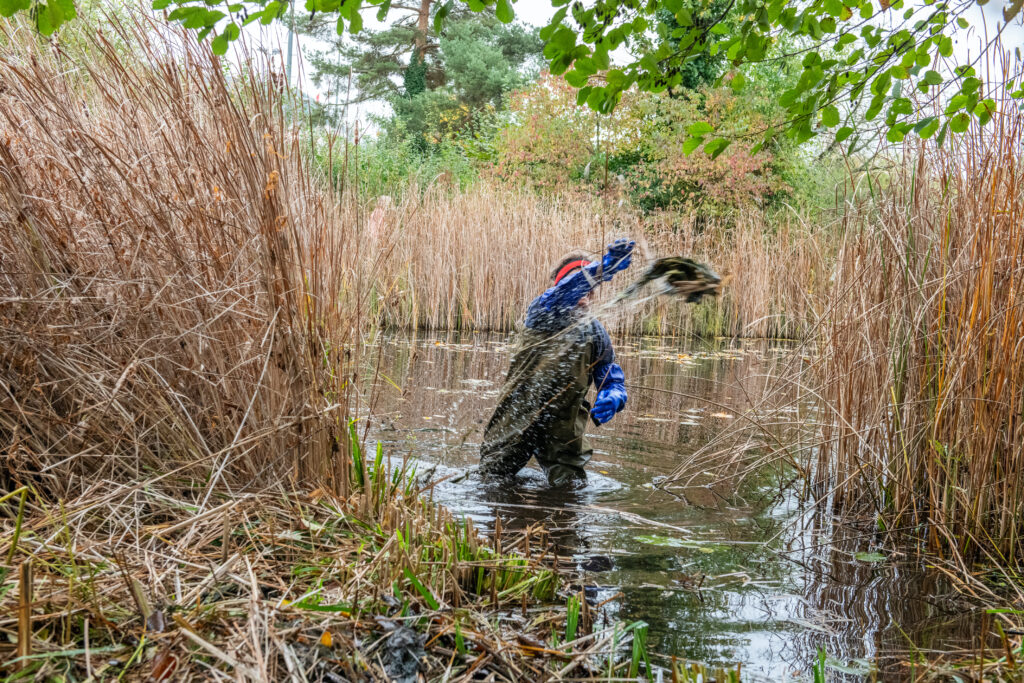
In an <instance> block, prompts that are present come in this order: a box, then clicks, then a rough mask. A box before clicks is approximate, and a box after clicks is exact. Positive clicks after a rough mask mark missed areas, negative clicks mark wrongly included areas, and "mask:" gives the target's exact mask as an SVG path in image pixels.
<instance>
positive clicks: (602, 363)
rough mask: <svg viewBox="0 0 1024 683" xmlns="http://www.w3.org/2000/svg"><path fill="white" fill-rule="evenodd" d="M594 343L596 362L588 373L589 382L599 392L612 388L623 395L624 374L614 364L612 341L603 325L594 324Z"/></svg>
mask: <svg viewBox="0 0 1024 683" xmlns="http://www.w3.org/2000/svg"><path fill="white" fill-rule="evenodd" d="M594 341H595V344H596V348H595V351H596V353H595V354H594V355H595V356H596V358H597V361H596V362H595V363H594V366H593V368H592V369H591V371H590V381H591V382H593V383H594V386H595V387H596V388H597V390H598V391H599V392H600V391H603V390H605V389H609V388H612V387H614V388H616V389H620V390H621V391H622V393H623V395H625V393H626V386H625V382H626V373H624V372H623V371H622V367H621V366H620V365H619V364H618V363H616V362H615V350H614V349H613V348H612V340H611V337H609V336H608V331H607V330H605V329H604V325H602V324H601V323H599V322H596V321H595V323H594Z"/></svg>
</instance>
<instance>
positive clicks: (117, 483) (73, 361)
mask: <svg viewBox="0 0 1024 683" xmlns="http://www.w3.org/2000/svg"><path fill="white" fill-rule="evenodd" d="M131 21H134V23H127V24H126V23H118V22H113V23H112V24H110V25H107V26H106V28H105V29H104V31H94V30H93V29H94V28H95V27H90V28H89V29H85V30H82V31H81V32H79V33H78V34H77V35H76V37H75V38H76V40H73V41H67V42H66V43H65V44H66V45H69V46H70V47H68V48H66V49H65V48H63V47H61V46H59V45H50V44H45V43H42V42H40V41H38V40H37V39H36V37H35V35H34V33H32V32H31V31H29V30H27V29H25V28H23V27H19V25H18V24H17V23H14V24H3V25H2V27H0V31H2V34H0V40H2V41H3V42H4V43H5V50H4V53H3V55H2V57H0V59H2V67H3V68H2V69H0V320H2V325H0V449H2V450H0V455H2V459H0V552H2V553H3V563H2V564H0V631H2V632H3V634H4V638H3V639H2V640H3V642H2V644H0V675H3V676H4V677H5V678H15V679H16V678H21V679H29V678H34V679H51V678H61V679H65V680H110V679H113V678H115V677H116V678H118V679H119V680H120V679H125V678H128V679H133V680H153V681H161V680H197V679H202V680H209V679H217V680H220V679H234V680H260V681H272V680H285V679H289V680H317V681H336V680H352V681H359V680H391V679H396V680H416V679H417V677H420V676H426V677H428V678H431V679H445V680H448V681H458V680H470V679H474V678H480V677H484V678H489V679H490V680H499V681H502V680H503V681H518V680H539V679H542V678H553V679H559V678H569V677H592V676H596V675H602V676H604V677H606V678H609V679H616V678H621V677H624V676H629V677H632V678H634V679H635V677H636V676H637V675H638V674H639V673H640V672H641V671H643V672H645V673H647V674H649V673H650V672H651V666H652V665H651V664H650V659H649V655H648V653H647V651H646V647H645V645H644V637H645V632H646V631H645V628H646V627H645V626H644V625H643V624H641V623H639V622H638V623H634V624H610V625H608V626H607V627H606V628H603V629H594V628H593V625H594V617H595V612H594V611H593V609H592V607H591V606H590V605H589V604H588V603H587V602H586V601H585V600H584V599H583V598H582V596H579V597H572V598H571V600H568V602H569V603H570V604H573V605H575V607H574V608H573V609H572V610H570V611H571V613H572V615H573V616H572V619H573V628H572V629H568V628H567V627H566V624H565V622H566V619H567V616H568V612H567V611H566V610H563V609H559V608H558V607H559V603H560V602H561V600H562V598H559V600H557V601H554V602H553V600H554V598H555V594H556V591H558V590H560V589H561V587H562V586H563V581H562V579H561V578H560V577H559V574H560V573H564V572H565V571H566V570H567V569H568V567H567V566H566V563H565V561H564V560H562V561H560V560H559V558H558V557H557V554H556V552H555V551H554V550H553V549H552V548H551V547H550V546H549V544H548V543H547V536H546V534H545V532H544V531H543V530H541V529H533V528H531V529H526V530H524V531H520V532H515V533H513V534H511V535H510V534H508V533H502V532H501V530H500V529H496V530H495V532H494V533H493V534H492V539H491V540H490V541H485V540H484V539H483V538H482V537H481V536H480V535H479V533H478V532H477V530H476V529H475V528H474V526H473V524H472V521H471V520H455V519H453V518H452V516H451V515H450V514H449V513H448V512H447V511H446V510H444V509H443V508H440V507H439V506H436V505H433V504H432V503H431V502H430V501H429V490H430V485H429V483H426V482H420V481H418V480H417V479H416V478H415V477H414V476H413V475H412V473H409V472H407V471H406V470H405V469H404V468H403V467H399V466H396V467H394V468H391V467H390V465H389V463H388V462H387V459H386V458H385V455H384V453H383V452H382V451H381V450H380V449H379V448H378V450H377V451H376V452H375V453H371V454H366V453H364V452H363V450H362V444H361V442H360V439H359V437H358V430H357V427H358V425H357V423H356V422H353V421H349V419H348V415H349V414H350V412H351V413H355V407H356V402H357V401H358V400H360V396H359V394H358V389H359V385H358V378H359V376H360V375H361V372H360V371H361V370H362V369H364V368H363V367H362V362H363V361H362V359H361V357H360V348H361V346H360V345H361V341H362V337H361V333H362V332H364V331H365V330H367V329H368V328H369V326H370V325H371V324H372V323H373V322H374V319H373V317H372V316H371V315H370V313H371V311H370V306H371V305H372V304H373V303H374V302H373V300H372V299H371V296H370V295H371V293H372V287H371V285H372V282H373V278H374V277H376V273H378V272H379V269H380V266H381V264H382V263H383V261H382V259H381V258H379V256H380V255H381V254H383V253H384V252H381V251H373V250H372V249H371V247H372V246H373V245H372V243H370V244H369V245H367V243H366V242H365V240H366V239H367V235H366V234H365V233H364V232H363V227H364V225H363V223H362V220H363V219H362V217H361V215H360V210H359V206H358V204H357V203H354V202H351V201H347V200H346V199H345V197H346V195H345V194H344V192H342V193H341V194H337V193H336V192H335V191H334V190H332V189H330V188H329V187H328V185H327V183H326V182H323V181H322V180H321V179H320V178H318V177H317V175H316V173H315V172H314V171H313V170H312V169H311V167H310V166H309V165H308V164H307V161H306V159H305V158H304V156H303V152H304V150H305V149H308V147H307V146H306V143H305V142H303V141H302V139H301V138H300V136H299V135H298V133H297V132H296V130H295V128H294V127H292V126H291V125H290V124H289V123H288V119H287V116H286V108H287V107H288V106H291V105H290V103H289V102H288V101H287V99H286V96H285V94H284V93H282V92H281V91H280V89H279V87H278V85H277V79H275V78H273V77H270V76H267V75H266V74H269V73H271V71H270V69H269V65H267V64H260V63H256V62H254V61H253V60H250V61H249V62H248V63H247V67H246V69H245V74H246V76H245V78H240V79H238V80H236V81H233V82H231V81H228V80H226V78H225V75H224V74H225V72H224V70H223V69H222V65H221V64H220V62H219V61H218V59H217V58H216V57H214V56H213V55H212V54H211V53H210V52H209V50H208V49H207V48H206V47H204V46H200V45H197V44H196V43H194V42H193V41H191V40H189V39H188V38H186V37H185V36H184V35H182V34H180V33H178V32H176V31H174V30H171V29H168V28H167V27H165V26H163V25H160V24H158V23H155V22H152V21H150V20H148V19H146V18H136V19H133V20H131ZM343 189H344V188H342V190H343ZM563 597H566V596H563ZM570 633H571V634H572V635H573V636H574V637H572V638H568V637H567V636H568V635H569V634H570ZM666 666H671V667H673V668H674V669H677V670H678V671H683V670H684V669H685V670H686V671H689V672H694V674H696V673H697V672H698V671H700V670H702V669H700V668H699V667H697V668H694V666H692V665H690V664H688V663H681V662H680V663H672V664H666ZM730 675H732V676H733V678H732V680H735V672H732V673H731V674H730ZM705 678H706V677H705Z"/></svg>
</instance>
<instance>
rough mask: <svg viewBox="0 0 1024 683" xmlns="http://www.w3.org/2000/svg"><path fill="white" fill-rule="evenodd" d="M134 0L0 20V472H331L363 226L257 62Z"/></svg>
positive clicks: (344, 401) (207, 483) (66, 488)
mask: <svg viewBox="0 0 1024 683" xmlns="http://www.w3.org/2000/svg"><path fill="white" fill-rule="evenodd" d="M139 22H140V23H139V24H137V25H134V26H124V25H117V24H115V25H113V26H112V27H108V28H107V29H106V30H107V32H109V33H110V37H109V39H108V38H107V37H105V35H104V33H103V32H102V31H100V32H93V33H92V34H91V36H92V37H91V38H88V39H87V40H86V42H87V44H86V45H85V46H84V47H83V48H82V49H80V50H78V51H74V52H68V51H65V50H64V49H62V48H61V47H59V46H56V45H55V46H53V47H50V46H48V45H45V44H41V43H40V42H39V41H38V40H37V39H36V37H35V36H34V35H32V33H31V32H30V31H29V30H28V29H26V28H24V27H22V28H18V25H17V24H10V25H6V27H4V28H3V29H2V30H3V34H2V36H0V39H2V40H3V42H5V43H6V46H5V49H4V53H3V56H2V60H3V61H2V64H3V66H2V68H0V72H2V73H0V93H2V95H0V225H2V228H0V272H2V275H0V319H2V324H0V388H2V389H0V444H2V448H3V449H4V457H3V459H2V463H0V482H2V483H3V485H4V486H3V488H4V489H6V490H11V489H12V488H14V486H15V485H18V484H24V483H30V482H31V483H34V485H35V486H36V487H37V488H38V489H39V490H45V491H46V492H47V493H48V495H51V496H54V497H56V496H65V497H66V496H72V495H74V494H76V493H82V492H86V491H89V490H90V489H91V487H92V485H93V484H94V483H95V482H97V481H103V480H107V481H113V482H126V481H144V480H146V478H147V477H149V476H150V475H152V474H153V473H161V474H163V475H164V476H171V475H172V473H173V476H176V477H184V478H186V479H188V480H189V481H191V482H192V485H194V486H195V487H197V489H199V490H200V497H201V499H202V500H203V501H204V504H203V506H201V507H203V508H205V507H207V503H208V501H209V499H210V496H211V492H212V490H213V489H214V488H215V487H219V486H223V485H226V486H229V487H231V488H232V489H233V490H237V491H239V492H240V491H243V490H249V489H251V488H252V487H258V486H261V485H264V484H266V483H268V482H275V481H278V480H279V479H281V478H284V479H290V480H292V481H306V480H311V479H315V478H326V479H329V480H332V481H334V480H337V479H338V476H339V475H338V474H337V473H336V472H333V468H334V467H335V463H336V461H337V460H338V458H336V457H334V454H335V451H336V450H337V448H338V444H337V440H336V439H335V437H334V433H335V432H336V431H337V428H338V425H339V424H341V425H343V424H344V417H345V414H346V411H347V409H348V402H349V400H350V388H349V387H348V386H347V385H346V382H345V379H346V373H347V372H348V370H346V368H347V367H349V366H350V365H351V363H352V362H353V361H352V358H353V357H354V356H353V354H354V353H356V351H357V349H356V348H355V342H356V341H358V335H357V331H358V329H359V325H360V321H359V301H360V299H359V296H360V295H359V293H358V290H357V287H356V278H355V276H354V272H355V271H354V270H353V269H352V267H351V264H352V263H353V262H354V258H353V256H351V253H352V251H353V250H352V249H351V240H352V235H353V233H352V230H350V229H349V227H348V225H347V224H346V222H345V221H344V220H343V214H342V212H341V211H340V210H339V209H338V207H337V205H336V202H335V200H334V199H333V196H332V194H331V193H330V192H328V191H326V190H324V189H323V188H322V186H321V185H320V184H319V183H317V182H316V181H315V180H314V178H313V176H311V174H310V173H308V172H307V170H306V168H305V162H304V160H303V157H302V154H301V150H300V148H299V146H298V144H297V138H296V136H295V135H294V134H293V132H292V131H291V130H290V128H289V126H288V125H286V122H285V118H284V106H283V99H282V97H281V94H280V93H279V92H278V91H277V87H276V86H275V85H274V83H273V82H272V80H270V79H267V78H260V77H259V76H258V74H259V73H261V70H260V65H258V64H250V70H251V72H250V78H247V79H246V80H244V81H238V82H236V83H228V82H226V81H225V79H224V77H223V75H222V69H221V65H220V63H219V61H218V60H217V59H216V58H215V57H214V56H213V55H212V54H211V53H209V51H208V50H206V49H204V48H201V47H199V46H197V45H195V43H194V42H192V41H188V40H184V39H183V37H182V36H179V35H177V34H174V33H173V32H171V31H170V29H168V28H167V27H164V26H161V25H159V24H157V23H147V22H145V20H142V19H140V20H139ZM83 33H84V34H87V35H88V34H89V32H88V31H83ZM264 67H265V65H264ZM262 72H263V73H265V68H264V70H263V71H262ZM334 485H336V488H339V490H340V488H342V487H343V482H341V481H334V483H333V484H332V486H334Z"/></svg>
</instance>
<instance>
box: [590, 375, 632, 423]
mask: <svg viewBox="0 0 1024 683" xmlns="http://www.w3.org/2000/svg"><path fill="white" fill-rule="evenodd" d="M625 405H626V388H625V387H624V386H622V385H621V384H615V385H612V386H610V387H605V388H604V389H602V390H601V391H599V392H597V398H596V399H594V407H593V408H591V409H590V414H591V415H592V416H593V418H594V419H595V420H597V423H598V424H602V425H603V424H604V423H605V422H607V421H608V420H610V419H612V418H613V417H615V413H617V412H619V411H620V410H622V408H623V406H625Z"/></svg>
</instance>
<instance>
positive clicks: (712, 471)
mask: <svg viewBox="0 0 1024 683" xmlns="http://www.w3.org/2000/svg"><path fill="white" fill-rule="evenodd" d="M509 342H510V338H509V336H508V335H487V334H464V335H457V334H447V335H442V336H428V337H423V336H419V337H408V336H381V337H380V338H378V340H377V342H376V343H375V344H374V345H372V346H371V347H370V349H369V353H368V354H367V356H365V358H366V362H367V365H368V366H372V368H373V371H372V373H373V376H374V377H375V380H374V381H372V382H371V385H372V386H373V387H374V388H373V390H372V392H371V393H370V395H368V396H367V397H366V401H365V402H366V405H367V406H368V407H369V409H370V412H371V414H372V417H371V419H370V420H369V421H368V423H367V424H368V425H369V428H368V432H367V435H368V438H369V441H370V442H371V443H372V442H374V441H378V440H379V441H381V442H383V444H384V447H385V450H386V452H387V453H388V454H389V455H390V456H391V457H392V458H408V459H411V460H414V461H416V466H417V468H418V471H419V472H421V473H423V472H429V474H430V476H431V477H432V478H433V479H441V480H443V481H442V482H441V483H440V484H439V485H438V486H437V487H436V488H435V489H434V490H433V495H434V498H435V500H438V501H439V502H441V503H443V504H445V505H447V506H448V507H449V508H450V509H452V510H453V511H454V512H456V513H458V514H464V515H468V516H471V517H472V518H473V520H474V522H475V523H476V524H477V525H478V526H479V527H482V528H483V529H485V530H493V526H494V519H495V516H496V515H498V516H500V517H501V520H502V527H503V529H505V530H515V529H522V528H524V527H526V526H528V525H531V524H535V523H538V522H542V523H544V524H545V525H546V527H547V528H548V529H549V533H550V537H551V538H552V539H553V540H554V541H556V542H557V544H558V546H559V554H560V555H562V556H565V557H572V558H573V559H574V560H575V562H576V565H577V569H578V571H579V573H580V579H579V580H580V582H581V583H583V584H585V585H587V586H596V587H597V589H596V590H597V598H598V600H605V599H606V598H612V597H613V596H616V595H618V597H616V598H615V599H613V600H610V601H609V602H608V604H607V605H606V607H605V609H606V611H607V613H608V615H609V617H610V618H619V619H622V620H628V621H633V620H643V621H645V622H647V623H648V624H649V625H650V631H649V642H650V644H651V646H652V647H651V649H652V651H655V652H658V653H661V654H664V655H676V656H678V657H679V658H685V659H690V660H697V661H702V662H707V663H712V664H726V665H729V664H735V663H741V664H742V672H743V679H744V680H801V679H809V676H810V667H811V664H812V662H813V660H814V658H815V657H816V655H817V653H818V652H819V650H820V649H821V648H824V650H825V652H826V654H827V656H828V663H829V669H830V673H829V680H873V679H879V680H900V679H904V678H906V677H909V676H912V675H913V674H912V670H911V668H910V666H911V665H910V664H909V662H911V661H912V660H914V659H921V658H925V659H928V658H934V656H935V655H936V654H937V653H944V652H949V651H952V650H963V649H969V648H972V647H976V646H977V640H976V635H975V634H976V633H977V632H978V630H979V629H978V627H979V624H980V621H981V616H980V608H976V607H974V606H972V605H970V604H967V603H965V602H964V601H963V600H962V599H961V598H959V597H958V595H957V593H956V592H955V591H954V590H953V589H952V588H951V587H950V586H949V585H948V584H947V583H946V582H945V581H944V580H943V577H942V575H941V574H940V573H938V572H935V571H929V570H927V569H926V568H925V567H924V566H923V565H922V564H921V562H920V561H919V560H916V559H915V558H913V557H910V556H900V555H896V556H886V555H885V554H884V553H880V552H878V548H875V547H873V546H872V545H871V544H872V539H871V538H870V534H864V533H862V532H861V533H854V532H849V533H839V532H837V531H836V525H835V524H830V523H826V521H825V520H822V519H820V517H816V516H814V515H812V514H809V513H808V508H807V506H805V505H803V504H802V503H801V497H800V491H799V484H798V483H796V478H795V477H794V475H793V470H792V468H790V467H787V466H786V465H785V463H784V462H783V461H781V460H779V458H777V457H771V458H770V457H768V456H767V455H766V454H767V453H768V450H767V449H766V448H764V445H765V442H766V441H772V442H774V443H778V442H779V441H780V440H782V441H788V442H790V443H792V444H793V445H794V446H798V445H800V443H801V442H803V441H809V436H808V434H809V432H810V431H812V428H813V423H814V419H815V407H814V405H813V403H812V402H809V401H807V400H804V399H803V398H802V397H801V392H800V390H799V389H798V388H797V387H798V384H797V383H795V382H794V381H792V380H793V379H794V378H796V377H798V376H799V373H800V371H801V368H802V367H804V366H805V364H806V362H807V361H808V360H809V359H808V358H807V357H806V355H805V354H806V350H802V349H799V348H795V347H794V346H792V345H788V346H787V345H784V344H766V343H763V342H758V343H751V342H734V341H729V342H727V341H711V342H707V341H702V342H686V341H681V340H664V339H650V338H643V339H633V340H619V341H618V343H617V344H616V353H617V357H618V362H619V363H620V364H621V365H622V366H623V369H624V370H625V373H626V379H627V387H628V389H629V403H628V405H627V407H626V409H625V410H624V411H623V412H622V413H620V414H619V415H618V416H616V418H615V419H614V420H612V421H611V422H610V423H608V424H607V425H605V426H602V427H593V426H591V427H590V429H589V432H588V435H589V436H588V438H589V439H590V443H591V445H592V446H593V447H594V451H595V452H594V458H593V460H592V461H591V463H590V465H589V466H588V473H589V478H588V484H587V486H586V487H585V488H582V489H579V490H573V491H566V490H556V489H551V488H549V487H548V485H547V482H546V480H545V478H544V476H543V475H542V473H541V471H540V470H539V469H538V468H536V464H535V463H533V464H531V466H530V467H528V468H527V469H526V470H524V471H523V472H521V473H520V475H519V477H518V480H517V481H516V482H515V484H514V485H509V484H505V485H493V484H486V483H484V482H482V481H480V480H479V479H478V478H477V477H475V476H474V475H473V474H472V468H473V467H474V466H475V465H476V463H477V461H478V453H477V452H478V448H479V444H480V440H481V436H482V431H483V426H484V425H485V424H486V421H487V419H488V418H489V417H490V414H491V411H492V410H493V408H494V404H495V400H496V397H497V395H498V392H499V389H500V388H501V385H502V382H503V380H504V377H505V373H506V371H507V369H508V363H509V359H510V351H511V347H510V346H509ZM767 394H771V400H769V401H764V400H762V399H763V397H764V396H765V395H767ZM768 405H770V406H771V409H770V410H769V409H768V408H766V407H765V406H768ZM751 406H757V414H758V415H759V422H758V424H757V425H752V424H749V421H747V420H744V418H742V417H741V416H740V413H741V412H742V411H744V410H746V409H748V408H750V407H751ZM742 423H748V425H747V426H748V427H749V428H747V429H744V428H742V427H743V424H742ZM790 452H791V453H795V452H796V449H795V448H794V449H793V450H791V451H790ZM680 467H682V469H683V470H684V471H685V472H686V473H687V475H688V477H687V480H686V483H687V484H688V485H687V486H686V487H675V488H673V489H672V492H671V493H667V492H665V491H662V490H660V489H658V488H656V487H655V484H657V483H658V482H660V481H662V479H663V478H664V477H667V476H669V475H670V474H672V472H673V471H675V470H677V469H678V468H680ZM467 472H470V474H469V475H468V476H464V475H466V473H467Z"/></svg>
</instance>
